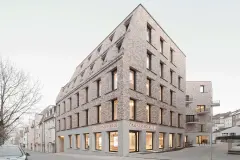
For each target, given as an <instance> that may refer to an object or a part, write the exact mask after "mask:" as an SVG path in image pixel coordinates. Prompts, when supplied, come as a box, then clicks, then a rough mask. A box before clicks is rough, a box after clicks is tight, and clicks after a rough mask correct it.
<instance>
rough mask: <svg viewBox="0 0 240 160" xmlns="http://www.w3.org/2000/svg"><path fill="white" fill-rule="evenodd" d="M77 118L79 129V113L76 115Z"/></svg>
mask: <svg viewBox="0 0 240 160" xmlns="http://www.w3.org/2000/svg"><path fill="white" fill-rule="evenodd" d="M76 117H77V127H79V113H76Z"/></svg>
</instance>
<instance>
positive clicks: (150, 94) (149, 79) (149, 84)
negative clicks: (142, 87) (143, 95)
mask: <svg viewBox="0 0 240 160" xmlns="http://www.w3.org/2000/svg"><path fill="white" fill-rule="evenodd" d="M147 84H148V87H149V88H148V94H147V96H149V97H151V96H152V79H151V78H147Z"/></svg>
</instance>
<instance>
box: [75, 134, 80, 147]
mask: <svg viewBox="0 0 240 160" xmlns="http://www.w3.org/2000/svg"><path fill="white" fill-rule="evenodd" d="M76 148H77V149H79V148H81V145H80V134H76Z"/></svg>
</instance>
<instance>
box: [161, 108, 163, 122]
mask: <svg viewBox="0 0 240 160" xmlns="http://www.w3.org/2000/svg"><path fill="white" fill-rule="evenodd" d="M160 112H161V115H160V116H161V117H160V124H163V109H162V108H160Z"/></svg>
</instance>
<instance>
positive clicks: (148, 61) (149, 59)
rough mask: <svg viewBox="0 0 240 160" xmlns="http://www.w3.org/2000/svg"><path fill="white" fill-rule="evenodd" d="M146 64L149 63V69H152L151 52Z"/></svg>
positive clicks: (148, 54)
mask: <svg viewBox="0 0 240 160" xmlns="http://www.w3.org/2000/svg"><path fill="white" fill-rule="evenodd" d="M146 64H147V69H149V70H151V69H152V68H151V67H152V55H151V54H150V53H147V60H146Z"/></svg>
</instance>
